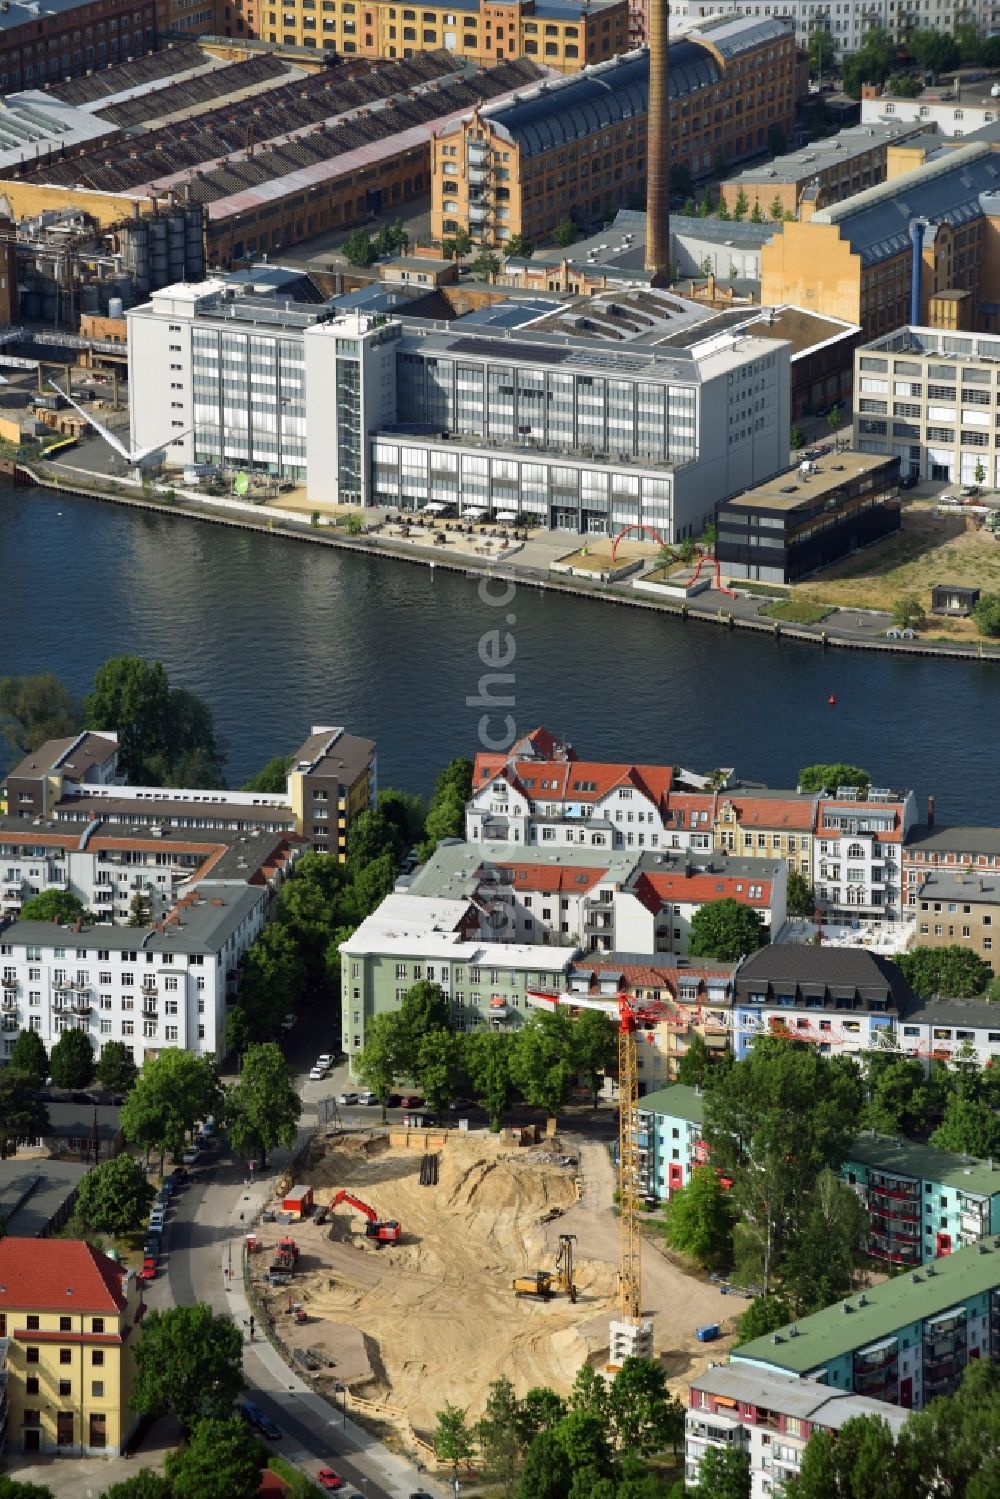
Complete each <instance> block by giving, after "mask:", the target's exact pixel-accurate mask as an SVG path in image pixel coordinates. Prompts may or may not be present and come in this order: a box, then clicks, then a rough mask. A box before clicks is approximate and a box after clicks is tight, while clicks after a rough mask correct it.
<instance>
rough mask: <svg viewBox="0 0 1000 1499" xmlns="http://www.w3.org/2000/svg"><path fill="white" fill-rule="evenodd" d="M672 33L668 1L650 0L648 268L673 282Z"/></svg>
mask: <svg viewBox="0 0 1000 1499" xmlns="http://www.w3.org/2000/svg"><path fill="white" fill-rule="evenodd" d="M669 33H670V7H669V4H668V0H649V125H648V135H647V140H646V269H647V271H652V272H653V273H654V275H653V284H654V286H667V285H669V282H670V160H669V157H670V100H669V87H670V60H669V57H668V55H667V42H668V39H669Z"/></svg>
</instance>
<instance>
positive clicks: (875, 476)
mask: <svg viewBox="0 0 1000 1499" xmlns="http://www.w3.org/2000/svg"><path fill="white" fill-rule="evenodd" d="M716 526H717V535H718V543H717V546H716V555H717V557H718V559H719V562H720V563H721V564H722V570H723V572H724V573H726V574H727V575H728V576H729V577H731V578H752V579H757V580H759V581H761V582H768V583H794V582H797V581H798V579H800V578H805V577H808V575H809V574H810V573H813V572H818V571H819V570H820V569H821V568H824V567H829V566H830V565H831V563H833V562H839V561H840V559H841V558H843V557H848V556H850V554H851V553H852V552H856V551H858V550H859V548H861V547H864V546H868V545H870V544H871V543H872V542H873V541H879V540H881V538H882V537H884V536H888V535H891V533H892V532H893V531H898V530H899V527H900V503H899V460H898V459H896V458H885V459H883V460H881V461H880V460H878V459H876V458H874V457H872V456H871V455H869V454H865V453H830V454H827V455H826V456H824V457H821V458H819V459H816V460H814V461H810V460H808V459H806V460H804V461H803V462H802V463H800V464H799V466H798V468H795V469H786V470H785V472H784V473H780V474H776V475H775V476H774V477H773V478H769V479H767V480H765V482H764V483H763V484H758V485H757V486H756V487H755V488H753V489H751V490H748V491H747V492H746V493H744V494H739V495H734V496H733V497H732V498H730V499H726V500H722V501H721V502H720V503H719V505H718V506H717V507H716Z"/></svg>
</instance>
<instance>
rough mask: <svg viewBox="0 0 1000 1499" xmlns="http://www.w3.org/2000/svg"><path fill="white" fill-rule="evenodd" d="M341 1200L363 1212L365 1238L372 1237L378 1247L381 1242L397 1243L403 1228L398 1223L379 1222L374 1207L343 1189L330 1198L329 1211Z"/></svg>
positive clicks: (401, 1235) (337, 1205)
mask: <svg viewBox="0 0 1000 1499" xmlns="http://www.w3.org/2000/svg"><path fill="white" fill-rule="evenodd" d="M342 1202H347V1203H350V1205H351V1207H352V1208H357V1210H358V1212H359V1213H363V1214H364V1217H365V1219H366V1223H365V1237H366V1238H367V1239H374V1240H375V1242H376V1244H377V1245H378V1246H379V1247H380V1248H381V1246H382V1245H383V1244H398V1243H399V1241H400V1239H401V1238H402V1237H403V1229H402V1226H401V1225H400V1224H399V1223H394V1222H391V1221H385V1222H380V1221H379V1216H378V1214H377V1213H376V1211H375V1209H374V1208H372V1207H369V1206H368V1204H367V1202H362V1201H361V1200H360V1198H358V1197H352V1196H351V1194H350V1192H345V1191H344V1190H343V1189H341V1190H340V1191H339V1192H338V1193H337V1194H336V1196H335V1197H333V1198H331V1200H330V1212H331V1213H332V1212H333V1210H334V1208H337V1207H339V1206H340V1204H341V1203H342Z"/></svg>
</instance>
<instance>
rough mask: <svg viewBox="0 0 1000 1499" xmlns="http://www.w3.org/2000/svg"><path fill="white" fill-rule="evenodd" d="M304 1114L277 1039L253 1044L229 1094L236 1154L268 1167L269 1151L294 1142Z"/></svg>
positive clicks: (228, 1119) (228, 1111) (228, 1114)
mask: <svg viewBox="0 0 1000 1499" xmlns="http://www.w3.org/2000/svg"><path fill="white" fill-rule="evenodd" d="M301 1113H302V1102H301V1100H300V1098H299V1095H298V1093H297V1092H296V1091H295V1088H294V1087H293V1085H292V1079H291V1075H290V1073H289V1070H288V1063H287V1062H286V1061H285V1058H284V1056H283V1054H282V1051H281V1048H280V1047H279V1046H278V1045H276V1043H275V1042H273V1041H265V1042H262V1043H260V1044H258V1045H252V1046H249V1047H248V1048H247V1050H246V1053H245V1054H244V1057H243V1066H242V1069H241V1071H240V1078H239V1082H237V1083H235V1084H234V1085H233V1086H232V1087H231V1088H230V1089H229V1090H228V1092H227V1094H226V1123H227V1129H228V1132H229V1140H230V1143H231V1145H232V1147H233V1150H234V1151H235V1152H236V1154H237V1155H240V1156H245V1157H247V1158H248V1159H249V1158H255V1159H257V1160H259V1162H260V1164H261V1167H264V1166H266V1165H267V1152H268V1151H269V1150H273V1149H274V1147H275V1146H276V1145H285V1146H288V1147H290V1146H292V1145H294V1143H295V1136H296V1131H297V1127H298V1122H299V1116H300V1114H301Z"/></svg>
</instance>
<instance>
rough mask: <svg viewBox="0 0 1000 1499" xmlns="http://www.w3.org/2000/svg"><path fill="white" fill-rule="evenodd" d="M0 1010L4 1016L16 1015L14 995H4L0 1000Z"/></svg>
mask: <svg viewBox="0 0 1000 1499" xmlns="http://www.w3.org/2000/svg"><path fill="white" fill-rule="evenodd" d="M0 1010H3V1013H4V1014H5V1015H13V1014H16V1013H17V996H16V995H15V994H5V995H4V997H3V999H2V1000H0Z"/></svg>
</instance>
